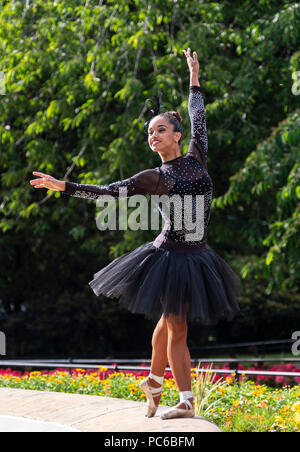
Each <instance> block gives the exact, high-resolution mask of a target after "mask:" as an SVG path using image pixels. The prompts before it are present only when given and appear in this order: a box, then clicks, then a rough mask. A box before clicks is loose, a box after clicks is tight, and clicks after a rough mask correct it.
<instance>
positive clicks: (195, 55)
mask: <svg viewBox="0 0 300 452" xmlns="http://www.w3.org/2000/svg"><path fill="white" fill-rule="evenodd" d="M183 52H184V54H185V56H186V58H187V59H189V58H190V59H191V60H192V61H193V62H194V63H195V62H196V61H198V55H197V52H193V56H191V49H190V47H189V48H188V49H187V51H186V50H184V49H183Z"/></svg>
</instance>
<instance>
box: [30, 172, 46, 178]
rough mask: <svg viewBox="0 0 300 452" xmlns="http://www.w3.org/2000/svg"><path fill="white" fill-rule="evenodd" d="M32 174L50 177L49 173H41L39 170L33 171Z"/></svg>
mask: <svg viewBox="0 0 300 452" xmlns="http://www.w3.org/2000/svg"><path fill="white" fill-rule="evenodd" d="M32 174H34V175H35V176H42V177H49V176H48V174H44V173H40V172H39V171H33V172H32Z"/></svg>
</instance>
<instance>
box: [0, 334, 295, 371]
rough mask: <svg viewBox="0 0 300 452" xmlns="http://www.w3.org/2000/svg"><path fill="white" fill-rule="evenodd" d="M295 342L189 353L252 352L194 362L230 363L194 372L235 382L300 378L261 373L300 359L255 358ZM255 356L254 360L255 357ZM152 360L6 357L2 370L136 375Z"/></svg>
mask: <svg viewBox="0 0 300 452" xmlns="http://www.w3.org/2000/svg"><path fill="white" fill-rule="evenodd" d="M293 342H294V340H292V339H281V340H272V341H258V342H243V343H235V344H225V345H208V346H203V347H191V348H190V351H192V352H193V351H194V352H195V351H198V352H199V351H201V352H202V353H203V355H205V353H206V352H210V353H211V352H212V351H214V352H215V353H219V352H221V351H223V352H224V351H226V352H227V353H228V352H229V354H230V355H232V354H233V355H236V354H237V352H238V351H241V350H242V351H243V352H244V353H245V352H247V351H248V352H252V357H251V358H246V357H244V356H243V357H240V358H205V357H204V356H203V358H192V366H193V367H194V368H196V367H197V366H198V363H199V362H200V363H202V364H206V363H213V364H218V363H228V364H230V369H213V368H212V369H209V368H208V369H207V368H201V369H196V370H195V372H202V373H203V372H208V371H212V372H215V373H218V374H233V375H234V377H235V379H237V378H238V376H239V375H242V374H243V375H265V376H288V377H300V372H299V373H298V372H285V371H270V370H265V369H262V365H263V364H264V363H271V362H272V363H278V362H280V363H283V362H286V363H294V364H297V363H299V367H300V358H296V357H293V358H292V357H290V358H284V357H280V358H265V357H260V358H259V357H256V355H257V354H258V352H259V351H260V352H263V351H266V349H270V348H272V349H273V351H274V350H275V349H276V350H278V349H280V351H281V352H283V348H285V349H287V346H288V345H289V351H291V344H293ZM253 355H254V356H255V357H253ZM141 363H144V364H146V363H149V366H138V365H137V364H141ZM150 363H151V360H150V359H147V358H141V359H131V358H113V359H107V358H104V359H102V358H97V359H90V358H88V359H85V358H65V359H60V358H58V359H56V358H49V359H45V358H22V359H20V358H10V359H7V358H5V357H0V368H1V367H3V366H9V367H10V368H22V369H26V370H30V369H33V368H35V369H51V368H59V367H64V368H66V369H76V368H77V367H81V368H82V369H94V368H97V367H98V366H103V367H106V368H107V369H109V370H115V371H119V370H129V371H130V370H135V371H140V372H141V371H149V370H150ZM240 363H257V364H258V370H250V369H239V368H238V367H239V365H240ZM166 371H167V372H170V371H171V369H170V368H169V367H167V368H166Z"/></svg>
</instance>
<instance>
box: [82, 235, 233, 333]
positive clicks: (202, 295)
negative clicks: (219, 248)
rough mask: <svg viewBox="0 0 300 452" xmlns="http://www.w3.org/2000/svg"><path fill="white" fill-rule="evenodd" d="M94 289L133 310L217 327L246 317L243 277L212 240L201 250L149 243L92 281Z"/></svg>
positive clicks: (106, 268)
mask: <svg viewBox="0 0 300 452" xmlns="http://www.w3.org/2000/svg"><path fill="white" fill-rule="evenodd" d="M89 286H90V287H91V288H92V290H93V291H94V293H95V294H96V295H97V296H99V295H105V296H106V297H110V298H116V299H118V300H119V303H120V304H121V305H122V306H124V307H126V308H127V309H129V310H130V311H131V312H132V313H138V314H144V315H145V316H146V317H147V318H150V319H154V320H158V319H159V318H160V317H161V315H162V314H164V315H165V316H166V317H168V316H170V315H175V316H179V317H180V318H181V319H182V320H183V319H184V318H185V315H186V318H187V320H190V321H192V320H195V319H199V321H200V323H202V324H203V325H215V324H217V323H218V321H219V320H220V319H225V320H229V321H231V320H233V318H234V317H236V316H239V315H241V312H240V308H239V305H238V302H237V299H238V296H239V294H240V287H241V284H240V278H239V277H238V276H237V275H236V273H235V272H234V271H233V270H232V269H231V267H230V266H229V265H228V264H227V263H226V262H225V261H224V260H223V259H222V258H221V257H220V256H219V255H218V254H217V253H216V252H215V251H213V249H212V248H210V246H209V245H208V244H207V245H206V246H205V247H204V248H203V249H202V250H201V251H199V252H197V253H186V252H178V251H174V250H167V249H164V248H157V247H155V246H154V245H153V242H148V243H145V244H143V245H141V246H139V247H138V248H136V249H135V250H133V251H130V252H128V253H125V254H123V255H122V256H120V257H117V258H116V259H114V260H113V261H112V262H111V263H110V264H109V265H107V266H106V267H104V268H102V269H101V270H100V271H98V272H97V273H95V274H94V278H93V280H92V281H90V282H89Z"/></svg>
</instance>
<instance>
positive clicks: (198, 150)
mask: <svg viewBox="0 0 300 452" xmlns="http://www.w3.org/2000/svg"><path fill="white" fill-rule="evenodd" d="M188 110H189V116H190V122H191V140H190V144H189V148H188V152H187V155H189V156H191V157H194V158H195V159H197V160H199V161H200V162H201V163H202V164H203V165H204V167H205V168H206V167H207V163H206V161H207V149H208V138H207V129H206V114H205V106H204V100H203V96H202V90H201V87H200V86H196V85H192V86H190V94H189V102H188Z"/></svg>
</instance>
